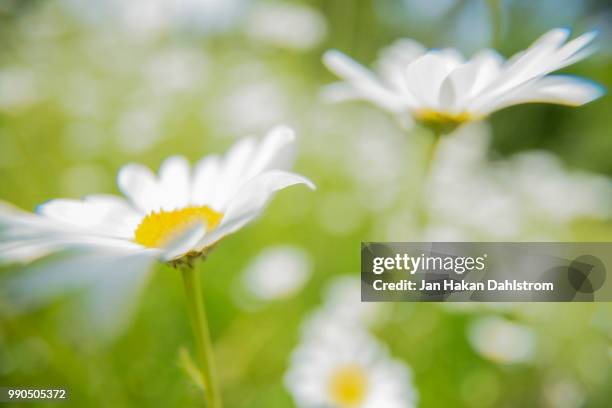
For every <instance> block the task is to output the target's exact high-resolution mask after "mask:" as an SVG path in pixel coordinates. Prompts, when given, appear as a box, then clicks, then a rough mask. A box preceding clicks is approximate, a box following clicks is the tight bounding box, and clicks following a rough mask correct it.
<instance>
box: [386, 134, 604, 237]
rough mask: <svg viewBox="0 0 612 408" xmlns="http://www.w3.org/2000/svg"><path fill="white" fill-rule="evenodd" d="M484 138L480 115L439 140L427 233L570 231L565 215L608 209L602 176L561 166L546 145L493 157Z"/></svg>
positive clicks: (572, 217)
mask: <svg viewBox="0 0 612 408" xmlns="http://www.w3.org/2000/svg"><path fill="white" fill-rule="evenodd" d="M489 144H490V131H489V129H488V127H487V126H486V124H484V123H479V124H472V125H469V126H465V127H462V128H461V129H459V130H458V131H457V132H456V133H455V134H454V135H453V137H452V138H451V139H448V140H445V141H444V143H441V144H440V146H439V150H438V160H436V162H435V165H434V166H433V167H432V173H431V176H432V177H431V183H430V185H429V189H430V190H429V199H430V202H429V210H428V211H429V214H430V217H429V219H430V220H431V221H430V224H429V226H428V230H427V231H426V239H427V240H432V241H444V240H460V241H461V240H463V241H470V240H483V239H485V240H487V239H489V240H490V239H497V240H522V241H529V240H551V239H552V240H555V239H557V240H558V239H570V238H569V237H568V235H567V234H569V233H570V228H569V226H570V225H571V223H572V222H574V221H577V220H580V219H589V218H590V219H602V220H605V219H609V218H611V217H612V210H611V209H612V180H610V179H609V178H607V177H604V176H602V175H597V174H592V173H587V172H583V171H576V170H571V169H568V168H566V166H564V164H563V163H562V162H561V161H560V160H559V159H558V158H557V157H555V156H553V155H551V154H550V153H547V152H538V151H533V152H526V153H520V154H517V155H514V156H511V157H509V158H507V159H504V160H496V161H493V162H492V161H491V160H490V159H489V158H488V157H487V150H488V146H489ZM567 197H571V200H568V199H567ZM404 232H405V231H404ZM395 237H397V236H395ZM388 239H390V240H392V239H394V236H389V237H388Z"/></svg>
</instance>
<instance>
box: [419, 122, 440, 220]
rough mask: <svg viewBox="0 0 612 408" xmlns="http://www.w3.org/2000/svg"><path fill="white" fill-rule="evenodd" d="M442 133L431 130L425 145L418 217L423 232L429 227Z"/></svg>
mask: <svg viewBox="0 0 612 408" xmlns="http://www.w3.org/2000/svg"><path fill="white" fill-rule="evenodd" d="M441 138H442V134H441V133H440V132H437V131H434V130H431V131H430V138H429V139H430V140H428V145H427V146H426V147H425V161H424V163H425V165H424V167H423V174H422V183H421V186H422V188H421V194H420V198H421V201H420V203H419V208H418V219H419V226H420V228H421V232H423V230H424V229H425V228H426V227H427V224H428V223H429V186H430V183H431V170H432V167H433V163H434V162H435V160H436V153H437V151H438V146H439V144H440V139H441Z"/></svg>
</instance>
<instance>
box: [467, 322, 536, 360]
mask: <svg viewBox="0 0 612 408" xmlns="http://www.w3.org/2000/svg"><path fill="white" fill-rule="evenodd" d="M468 338H469V341H470V343H471V344H472V347H473V348H474V350H476V351H477V352H478V353H479V354H480V355H481V356H483V357H484V358H486V359H488V360H491V361H493V362H496V363H524V362H528V361H530V360H531V359H532V358H533V356H534V355H535V344H536V337H535V334H534V333H533V331H532V330H531V329H530V328H528V327H526V326H524V325H521V324H518V323H513V322H511V321H509V320H506V319H503V318H501V317H487V318H482V319H479V320H477V321H476V322H474V323H472V324H471V325H470V328H469V334H468Z"/></svg>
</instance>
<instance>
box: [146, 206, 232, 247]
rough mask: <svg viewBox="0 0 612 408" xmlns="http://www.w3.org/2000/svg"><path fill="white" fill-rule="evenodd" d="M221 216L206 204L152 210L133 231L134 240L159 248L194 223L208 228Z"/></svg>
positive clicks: (211, 227)
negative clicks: (167, 209) (177, 208)
mask: <svg viewBox="0 0 612 408" xmlns="http://www.w3.org/2000/svg"><path fill="white" fill-rule="evenodd" d="M222 218H223V214H222V213H219V212H217V211H215V210H213V209H212V208H210V207H208V206H205V205H204V206H190V207H185V208H182V209H180V210H172V211H164V210H160V211H153V212H151V213H149V214H148V215H147V216H146V217H144V218H143V220H142V221H141V222H140V224H139V225H138V227H136V231H134V240H135V241H136V242H138V243H139V244H140V245H143V246H145V247H147V248H159V247H162V246H164V245H165V244H167V243H169V242H170V241H172V240H173V239H175V238H177V237H178V236H180V234H181V233H183V232H184V231H185V230H186V229H187V228H189V227H191V226H192V225H194V224H195V223H198V222H199V223H204V224H205V225H206V227H207V228H208V230H211V229H213V228H215V227H216V226H217V225H219V222H220V221H221V219H222Z"/></svg>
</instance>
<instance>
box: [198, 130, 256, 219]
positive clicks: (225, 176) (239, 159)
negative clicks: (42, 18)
mask: <svg viewBox="0 0 612 408" xmlns="http://www.w3.org/2000/svg"><path fill="white" fill-rule="evenodd" d="M256 146H257V144H256V140H255V139H254V138H252V137H247V138H244V139H241V140H239V141H238V142H236V144H234V145H233V146H232V147H231V149H230V150H229V151H228V152H227V153H226V154H225V155H224V156H223V165H222V168H221V172H220V173H219V175H218V178H217V180H216V186H217V188H216V191H215V195H214V197H212V201H211V202H210V203H208V204H209V205H210V206H211V207H212V208H214V209H216V210H218V211H222V210H223V209H224V208H225V207H226V204H227V202H228V200H229V199H230V198H231V197H232V196H233V195H234V194H235V192H236V190H237V189H238V188H239V187H240V186H241V185H242V184H243V183H244V181H245V180H244V179H243V175H244V173H245V172H246V169H247V166H248V163H249V160H250V159H251V158H252V156H253V153H254V152H255V149H256Z"/></svg>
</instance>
